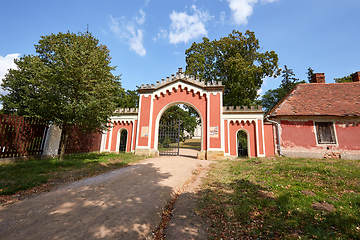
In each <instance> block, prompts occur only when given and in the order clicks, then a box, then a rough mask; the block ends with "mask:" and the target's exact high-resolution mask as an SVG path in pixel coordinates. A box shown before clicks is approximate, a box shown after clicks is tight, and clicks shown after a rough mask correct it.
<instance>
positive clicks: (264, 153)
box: [261, 119, 266, 157]
mask: <svg viewBox="0 0 360 240" xmlns="http://www.w3.org/2000/svg"><path fill="white" fill-rule="evenodd" d="M261 124H262V140H263V141H262V142H263V154H262V155H264V156H263V157H265V156H266V151H265V135H264V133H265V130H264V128H265V124H264V119H263V120H261Z"/></svg>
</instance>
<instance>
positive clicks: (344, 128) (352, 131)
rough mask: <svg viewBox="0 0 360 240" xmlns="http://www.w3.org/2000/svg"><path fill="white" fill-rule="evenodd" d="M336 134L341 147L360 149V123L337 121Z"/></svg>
mask: <svg viewBox="0 0 360 240" xmlns="http://www.w3.org/2000/svg"><path fill="white" fill-rule="evenodd" d="M335 126H336V134H337V139H338V143H339V148H340V149H344V150H360V123H359V122H358V123H357V124H356V123H345V122H336V125H335Z"/></svg>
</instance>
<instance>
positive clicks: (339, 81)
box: [334, 74, 353, 83]
mask: <svg viewBox="0 0 360 240" xmlns="http://www.w3.org/2000/svg"><path fill="white" fill-rule="evenodd" d="M334 81H335V82H336V83H344V82H352V81H353V80H352V76H351V74H350V75H347V76H344V77H341V78H334Z"/></svg>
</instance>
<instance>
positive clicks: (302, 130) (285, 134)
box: [280, 120, 316, 148]
mask: <svg viewBox="0 0 360 240" xmlns="http://www.w3.org/2000/svg"><path fill="white" fill-rule="evenodd" d="M280 124H281V135H280V138H281V147H285V148H292V147H304V148H309V147H313V146H316V139H315V133H314V124H313V121H311V120H310V121H287V120H282V121H281V122H280Z"/></svg>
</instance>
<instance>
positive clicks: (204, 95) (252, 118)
mask: <svg viewBox="0 0 360 240" xmlns="http://www.w3.org/2000/svg"><path fill="white" fill-rule="evenodd" d="M223 91H224V86H223V85H222V84H221V82H219V83H216V84H206V83H205V82H204V81H201V80H200V79H195V78H194V77H191V76H188V75H186V74H184V73H183V72H182V69H181V68H179V71H178V72H177V73H176V74H173V75H172V76H171V77H167V78H166V79H162V80H161V81H158V82H157V84H151V85H150V84H147V85H142V86H141V87H140V89H139V93H140V100H139V108H138V109H119V110H117V111H116V112H115V115H114V116H113V117H111V121H110V124H109V128H108V131H107V132H105V133H104V134H103V136H102V143H101V151H109V152H118V151H119V147H120V145H122V144H121V139H125V137H124V138H122V137H121V136H125V135H126V136H127V140H126V151H127V152H134V153H135V154H141V155H157V154H158V153H159V149H158V140H159V136H158V135H159V122H160V118H161V116H162V114H163V113H164V112H165V111H166V110H167V109H168V108H169V107H171V106H174V105H176V104H185V105H188V106H190V107H192V108H193V109H194V110H196V111H197V113H198V115H199V116H200V119H201V151H200V152H199V153H198V158H199V159H220V158H223V157H224V156H233V157H236V156H237V155H238V151H237V150H238V149H237V147H238V144H237V143H238V140H237V133H238V132H239V131H244V132H245V133H246V134H247V139H248V141H247V143H248V146H247V149H248V156H249V157H265V156H273V155H274V154H275V148H274V138H273V135H272V133H273V131H272V126H271V125H268V124H264V113H263V111H262V109H261V107H251V108H248V107H238V106H237V107H234V106H231V107H226V106H223V102H222V101H223ZM123 131H126V134H125V133H123V135H121V134H122V132H123ZM265 133H268V134H271V137H265ZM124 141H125V140H123V142H124Z"/></svg>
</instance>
